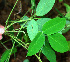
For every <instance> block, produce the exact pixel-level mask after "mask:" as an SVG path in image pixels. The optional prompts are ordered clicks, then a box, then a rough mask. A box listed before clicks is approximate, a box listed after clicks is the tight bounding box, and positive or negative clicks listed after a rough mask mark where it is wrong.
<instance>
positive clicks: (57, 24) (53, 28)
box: [42, 17, 66, 35]
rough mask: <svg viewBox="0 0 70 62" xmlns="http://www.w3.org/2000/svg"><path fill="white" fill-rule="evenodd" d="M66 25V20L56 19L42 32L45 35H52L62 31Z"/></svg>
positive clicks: (50, 21)
mask: <svg viewBox="0 0 70 62" xmlns="http://www.w3.org/2000/svg"><path fill="white" fill-rule="evenodd" d="M65 24H66V19H65V18H58V17H57V18H54V19H51V20H49V21H48V22H46V23H45V24H44V25H43V28H42V31H43V33H44V34H47V35H50V34H54V33H57V32H58V31H60V30H61V29H62V28H63V27H64V26H65Z"/></svg>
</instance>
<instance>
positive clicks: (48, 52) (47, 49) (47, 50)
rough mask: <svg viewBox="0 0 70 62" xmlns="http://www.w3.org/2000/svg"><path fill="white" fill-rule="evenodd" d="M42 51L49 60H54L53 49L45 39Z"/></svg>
mask: <svg viewBox="0 0 70 62" xmlns="http://www.w3.org/2000/svg"><path fill="white" fill-rule="evenodd" d="M42 53H43V54H44V55H45V56H46V57H47V59H48V60H49V61H50V62H56V55H55V52H54V50H53V49H52V48H51V47H50V45H49V43H48V42H47V41H45V45H44V46H43V48H42Z"/></svg>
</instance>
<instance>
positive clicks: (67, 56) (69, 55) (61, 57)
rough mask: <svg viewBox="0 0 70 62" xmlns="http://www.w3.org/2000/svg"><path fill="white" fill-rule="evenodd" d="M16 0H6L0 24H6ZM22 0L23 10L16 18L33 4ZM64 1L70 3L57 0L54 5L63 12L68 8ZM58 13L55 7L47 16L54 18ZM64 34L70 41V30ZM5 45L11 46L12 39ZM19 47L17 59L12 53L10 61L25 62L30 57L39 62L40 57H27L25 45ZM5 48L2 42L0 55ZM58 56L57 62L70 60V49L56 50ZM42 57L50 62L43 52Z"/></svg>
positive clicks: (45, 61) (0, 16)
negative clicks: (63, 51) (64, 50)
mask: <svg viewBox="0 0 70 62" xmlns="http://www.w3.org/2000/svg"><path fill="white" fill-rule="evenodd" d="M0 1H1V0H0ZM15 1H16V0H6V3H5V6H4V7H3V8H2V9H1V10H0V24H2V25H4V26H5V21H6V20H7V18H8V15H9V13H10V11H11V9H12V7H13V5H14V4H15ZM21 2H22V11H21V13H20V14H18V15H16V17H15V19H17V18H20V17H22V16H23V15H24V14H25V13H26V11H27V10H28V9H29V8H30V6H31V5H30V0H21ZM38 2H39V0H36V3H37V4H38ZM64 2H65V3H67V4H69V5H70V0H64V1H63V2H61V3H59V2H58V0H57V1H56V3H55V5H54V7H56V8H57V9H58V10H59V11H60V12H61V13H66V8H65V7H64V6H63V3H64ZM19 3H20V1H19V2H18V4H17V5H16V7H15V9H14V11H13V13H12V15H11V19H12V20H15V19H14V14H16V13H17V12H18V11H19V5H20V4H19ZM30 13H31V11H29V13H28V14H27V16H28V17H30V16H31V15H30ZM57 15H58V12H57V11H56V10H55V9H54V8H53V9H52V10H51V11H50V12H49V13H48V14H46V15H45V16H46V17H50V18H54V17H56V16H57ZM14 27H15V28H18V26H14ZM63 35H64V36H65V37H66V39H67V41H70V30H69V31H68V32H67V33H65V34H63ZM3 37H4V38H3V39H2V41H6V40H8V38H9V37H7V36H5V35H3ZM5 45H6V46H7V47H8V48H11V46H12V43H11V41H9V42H7V43H5ZM17 49H18V51H17V53H16V59H14V55H11V59H10V62H23V60H24V59H26V58H27V59H29V60H30V62H39V61H38V59H37V58H36V57H35V56H31V57H26V54H27V50H26V49H24V48H23V47H21V48H20V47H18V48H17ZM5 50H6V49H5V48H4V47H3V46H2V45H1V44H0V57H1V55H2V53H3V52H4V51H5ZM56 56H57V62H70V52H69V51H68V52H65V53H63V54H61V53H57V52H56ZM41 59H42V61H43V62H49V61H48V60H47V59H46V57H45V56H44V55H43V54H41Z"/></svg>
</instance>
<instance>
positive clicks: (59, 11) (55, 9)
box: [54, 7, 65, 18]
mask: <svg viewBox="0 0 70 62" xmlns="http://www.w3.org/2000/svg"><path fill="white" fill-rule="evenodd" d="M54 9H55V10H56V11H57V12H58V13H59V14H60V15H61V16H62V17H63V18H65V16H63V14H62V13H61V12H60V11H59V10H58V9H57V8H56V7H54Z"/></svg>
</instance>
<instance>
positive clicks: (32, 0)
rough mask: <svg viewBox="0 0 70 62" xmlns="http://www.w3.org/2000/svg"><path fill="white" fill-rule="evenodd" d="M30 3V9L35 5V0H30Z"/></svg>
mask: <svg viewBox="0 0 70 62" xmlns="http://www.w3.org/2000/svg"><path fill="white" fill-rule="evenodd" d="M31 4H32V7H31V8H32V9H33V8H34V7H35V0H31Z"/></svg>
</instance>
